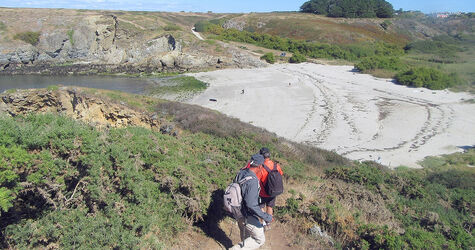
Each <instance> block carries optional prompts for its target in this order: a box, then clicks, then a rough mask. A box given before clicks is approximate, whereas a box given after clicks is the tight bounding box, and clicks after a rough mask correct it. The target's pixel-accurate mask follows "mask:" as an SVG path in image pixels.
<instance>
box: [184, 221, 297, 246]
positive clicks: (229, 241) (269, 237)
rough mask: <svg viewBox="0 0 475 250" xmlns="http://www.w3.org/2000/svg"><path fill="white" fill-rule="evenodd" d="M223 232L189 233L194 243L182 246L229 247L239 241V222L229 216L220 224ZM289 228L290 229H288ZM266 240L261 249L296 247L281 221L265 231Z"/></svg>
mask: <svg viewBox="0 0 475 250" xmlns="http://www.w3.org/2000/svg"><path fill="white" fill-rule="evenodd" d="M219 227H220V229H221V230H222V234H217V233H216V234H214V235H210V236H205V235H200V234H195V235H189V236H188V237H189V238H192V239H193V243H190V244H189V245H186V244H181V245H180V248H189V249H191V248H193V249H207V250H221V249H228V248H230V247H232V246H233V245H235V244H237V243H239V241H240V236H239V228H238V225H237V223H236V222H235V221H234V220H232V219H230V218H227V219H225V220H224V221H222V222H221V223H220V225H219ZM287 230H288V229H287ZM265 235H266V242H265V244H264V246H262V247H261V248H259V249H263V250H290V249H295V247H291V240H290V239H289V234H288V233H286V228H285V226H284V225H282V224H281V223H278V222H276V223H275V224H274V227H273V228H272V230H269V231H267V232H265Z"/></svg>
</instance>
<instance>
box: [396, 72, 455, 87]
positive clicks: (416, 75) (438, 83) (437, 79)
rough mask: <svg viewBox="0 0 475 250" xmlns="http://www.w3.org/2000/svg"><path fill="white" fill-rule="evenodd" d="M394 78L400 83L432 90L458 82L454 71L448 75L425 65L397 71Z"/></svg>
mask: <svg viewBox="0 0 475 250" xmlns="http://www.w3.org/2000/svg"><path fill="white" fill-rule="evenodd" d="M396 80H397V82H398V83H400V84H402V85H407V86H411V87H418V88H419V87H424V88H428V89H434V90H436V89H445V88H448V87H452V86H454V85H456V84H457V83H459V82H460V80H459V79H458V77H457V75H456V74H455V73H452V74H450V75H448V74H445V73H443V72H441V71H438V70H436V69H432V68H425V67H419V68H412V69H409V70H407V71H404V72H401V73H398V74H397V75H396Z"/></svg>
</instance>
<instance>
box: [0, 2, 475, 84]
mask: <svg viewBox="0 0 475 250" xmlns="http://www.w3.org/2000/svg"><path fill="white" fill-rule="evenodd" d="M18 16H21V17H22V18H17V17H18ZM474 19H475V18H468V17H451V18H448V19H445V20H440V19H435V18H430V17H425V16H423V15H422V16H418V15H409V14H407V13H406V14H404V15H400V16H398V17H395V18H389V19H378V18H357V19H351V18H328V17H324V16H319V15H314V14H307V13H297V12H272V13H249V14H214V13H185V12H179V13H167V12H141V11H135V12H134V11H93V10H67V9H10V8H1V9H0V35H1V39H0V49H1V50H0V73H2V74H24V73H27V74H59V75H67V74H71V73H76V74H98V73H129V74H137V73H160V72H185V71H199V70H209V69H216V68H228V67H239V68H252V67H262V66H265V65H266V63H265V62H264V61H263V60H260V59H259V57H260V56H262V55H263V54H264V53H265V52H271V53H274V54H275V55H276V56H277V55H279V54H280V53H281V52H282V51H285V49H284V48H285V46H284V47H282V46H276V45H275V44H273V45H272V44H271V45H270V47H271V48H270V49H272V50H270V51H269V50H266V49H263V48H262V47H269V46H263V44H258V46H259V47H257V48H254V47H253V45H252V46H249V45H246V44H234V43H230V42H229V40H233V39H231V38H230V37H227V38H226V39H222V37H221V38H220V37H215V36H213V35H209V34H202V35H203V36H204V37H205V38H206V40H200V39H198V38H197V37H196V36H195V35H193V33H192V32H191V28H193V27H194V26H195V25H196V24H197V23H199V22H202V21H211V22H214V23H218V24H220V26H222V27H223V28H224V29H227V30H228V29H231V30H232V29H236V30H238V31H248V32H257V34H261V35H262V34H267V35H271V36H276V37H278V38H279V39H281V38H288V39H294V40H295V41H297V44H298V46H301V45H300V43H302V42H307V43H317V45H316V46H317V47H319V48H320V50H323V52H322V51H318V53H317V52H315V53H313V54H312V53H310V52H309V53H308V55H307V56H308V57H311V58H315V59H319V60H320V61H319V62H322V60H321V59H324V60H326V59H332V60H335V59H338V60H342V62H340V63H344V64H357V63H359V62H360V61H362V60H364V58H366V57H371V56H374V55H384V56H388V55H390V56H398V57H401V63H399V64H398V65H389V66H388V65H384V67H383V68H381V66H378V67H380V68H374V69H368V70H363V71H367V72H368V73H371V74H374V75H376V76H383V77H394V76H395V73H396V72H395V71H397V70H400V68H401V67H402V66H403V65H409V66H413V67H419V66H426V67H432V68H436V69H439V70H442V71H443V72H446V73H457V74H458V75H459V76H460V78H461V79H462V80H463V82H466V83H469V84H472V83H473V82H474V81H475V80H474V72H473V68H474V67H473V61H475V58H474V56H473V50H474V48H473V33H474V30H473V27H475V20H474ZM295 27H299V28H298V29H295ZM232 35H236V34H232ZM441 36H449V37H452V40H450V39H449V40H448V39H445V40H444V42H446V43H448V45H447V46H449V47H451V48H452V50H451V52H450V53H451V57H450V58H449V59H448V60H447V59H444V60H440V56H438V54H437V53H438V51H435V52H432V51H430V50H426V51H425V52H423V53H422V55H421V51H420V50H419V51H415V50H410V49H409V50H406V51H403V48H405V46H406V47H407V45H408V44H410V43H412V42H414V41H419V40H422V41H429V42H430V41H432V40H433V39H437V38H438V37H441ZM453 38H455V40H454V39H453ZM217 39H218V40H224V42H221V41H217ZM272 39H274V38H272ZM275 39H277V38H275ZM457 39H458V40H459V41H458V40H457ZM234 40H236V39H234ZM430 46H431V45H427V46H426V47H427V48H431V47H430ZM408 48H409V47H408ZM306 50H309V49H308V48H307V49H306ZM306 50H303V51H300V52H306ZM310 50H311V49H310ZM290 52H292V51H290ZM452 54H453V55H452ZM289 55H291V54H289ZM304 55H305V53H304ZM288 57H289V56H287V58H285V59H286V61H288ZM280 59H284V58H280ZM370 60H372V61H378V60H377V59H374V58H371V59H370ZM381 63H383V62H381ZM384 63H385V64H387V63H388V62H384ZM457 79H458V78H456V79H455V80H454V81H456V80H457ZM472 85H473V84H472Z"/></svg>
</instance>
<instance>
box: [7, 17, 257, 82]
mask: <svg viewBox="0 0 475 250" xmlns="http://www.w3.org/2000/svg"><path fill="white" fill-rule="evenodd" d="M189 15H191V16H187V15H185V14H182V13H180V14H178V13H176V14H175V15H174V16H172V14H171V13H169V14H168V16H167V15H165V16H164V15H161V14H157V13H141V14H140V15H139V14H137V13H132V12H106V11H80V10H51V9H41V10H34V9H24V10H23V9H2V10H0V18H1V20H3V21H2V24H3V25H2V26H3V28H2V29H1V30H0V35H1V36H2V37H1V38H2V39H0V73H3V74H15V73H41V74H71V73H81V74H95V73H101V72H109V73H117V72H125V73H139V72H171V71H173V72H176V71H179V72H184V71H189V70H201V69H209V68H216V67H233V66H236V67H243V65H245V66H248V67H255V66H263V65H264V64H263V63H262V62H260V61H259V60H258V59H256V58H253V56H252V55H251V54H249V53H245V52H241V51H234V50H228V49H226V48H224V49H219V50H220V51H221V50H222V52H220V53H216V52H214V51H213V48H211V49H210V48H209V47H210V46H208V45H207V44H206V43H205V42H203V41H199V40H198V39H197V38H195V37H194V36H193V35H191V32H190V28H191V27H192V26H193V25H194V22H195V20H200V19H206V18H210V17H208V16H206V15H205V14H203V15H201V16H200V15H197V14H189ZM18 16H21V17H22V18H20V19H19V18H16V17H18ZM170 20H175V22H176V24H174V23H172V22H171V21H170ZM185 21H186V22H185ZM27 31H32V32H37V33H38V34H39V41H38V42H37V43H35V44H28V43H27V42H24V41H21V40H19V39H18V38H15V35H16V34H19V33H22V32H27ZM214 50H216V51H217V50H218V49H216V48H214Z"/></svg>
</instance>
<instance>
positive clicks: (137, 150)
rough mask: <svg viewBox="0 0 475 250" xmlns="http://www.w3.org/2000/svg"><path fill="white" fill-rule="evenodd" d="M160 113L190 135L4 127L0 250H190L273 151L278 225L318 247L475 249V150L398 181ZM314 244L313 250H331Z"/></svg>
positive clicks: (191, 111) (46, 125)
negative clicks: (180, 247)
mask: <svg viewBox="0 0 475 250" xmlns="http://www.w3.org/2000/svg"><path fill="white" fill-rule="evenodd" d="M51 91H55V90H54V89H53V90H51ZM106 94H107V93H106ZM124 95H125V94H124ZM126 97H127V96H123V97H122V98H121V99H124V100H125V99H127V98H126ZM135 99H136V100H135V101H137V102H140V101H144V102H146V103H149V101H150V100H148V99H150V98H145V99H144V100H141V99H140V98H135ZM146 105H149V104H146ZM151 105H155V102H152V104H151ZM155 112H156V114H160V116H163V117H168V118H167V120H168V122H170V124H172V126H176V127H178V128H179V129H180V131H181V132H180V133H179V134H178V135H177V136H173V135H170V134H162V133H160V132H154V131H151V130H148V129H144V128H138V127H128V128H121V129H118V128H108V129H102V130H99V129H96V128H94V127H91V126H90V125H86V124H83V123H80V122H77V121H74V120H71V119H69V118H66V117H62V116H57V115H53V114H46V115H28V116H25V117H15V118H12V117H6V116H1V117H0V233H1V235H0V236H1V237H0V239H1V241H0V246H1V247H4V248H77V247H83V248H154V249H157V248H168V247H170V246H173V245H175V244H179V242H177V240H178V239H179V237H177V235H179V234H180V232H186V231H187V230H190V228H191V227H193V225H195V226H196V225H200V224H205V225H206V224H207V223H210V220H219V218H222V212H221V210H220V209H219V206H218V208H216V207H213V206H216V205H213V204H222V201H220V200H219V197H220V195H219V194H220V190H223V188H224V187H225V186H226V185H227V184H228V182H229V181H230V180H231V179H232V178H233V176H234V174H235V173H236V172H237V170H238V169H239V168H240V167H241V166H242V165H243V164H245V162H246V160H247V159H248V157H249V155H251V154H253V153H254V152H256V150H257V149H259V148H260V147H262V146H264V145H265V146H267V147H269V148H270V149H271V152H273V158H274V159H276V160H278V161H279V162H281V165H282V166H283V168H284V172H285V178H286V183H287V189H288V192H287V193H284V195H283V196H282V197H285V199H286V203H285V205H284V206H280V207H278V208H277V211H278V214H277V215H276V216H277V219H278V220H280V221H283V222H288V223H287V224H286V225H287V226H288V227H291V229H289V230H295V232H297V233H299V234H300V235H301V237H310V238H311V237H313V236H310V235H308V232H309V229H310V228H311V227H312V225H315V224H317V225H320V227H322V228H323V229H324V230H325V231H327V232H328V233H329V234H330V235H331V236H332V237H333V238H334V239H335V241H336V242H335V243H336V244H337V246H340V247H343V248H345V247H354V248H362V249H376V248H386V249H401V248H424V247H426V246H431V247H434V248H446V249H461V248H462V249H470V248H473V247H474V238H473V221H472V219H471V218H472V217H471V216H472V214H473V211H474V207H473V200H474V198H475V189H474V183H475V182H474V181H473V180H474V179H475V169H473V168H470V167H467V166H469V165H472V166H473V165H474V164H475V150H473V149H471V150H469V151H468V152H467V153H464V154H462V153H457V154H454V155H450V156H446V157H437V158H430V159H428V160H426V161H425V162H424V163H423V166H424V169H420V170H412V169H407V168H399V169H397V170H395V171H391V170H389V169H387V168H385V167H382V166H380V165H377V164H375V163H371V162H365V163H357V162H350V161H348V160H346V159H344V158H342V157H341V156H339V155H337V154H335V153H332V152H328V151H325V150H320V149H316V148H312V147H309V146H305V145H301V144H296V143H292V142H288V141H286V140H284V139H282V138H277V137H276V136H275V135H274V134H272V133H269V132H267V131H265V130H263V129H260V128H256V127H254V126H252V125H249V124H246V123H242V122H239V121H238V120H236V119H234V118H229V117H226V116H225V115H222V114H219V113H217V112H215V111H210V110H207V109H205V108H202V107H198V106H192V105H186V104H181V103H177V102H164V101H162V102H158V105H157V106H155ZM295 189H296V190H295ZM306 189H308V191H305V190H306ZM221 192H222V191H221ZM302 192H305V193H306V194H307V195H304V194H303V193H302ZM342 192H343V193H342ZM355 201H357V202H356V203H355ZM364 202H366V204H367V205H364V206H363V205H361V204H363V203H364ZM365 206H366V207H365ZM387 213H389V214H387ZM195 222H196V223H197V224H194V223H195ZM214 222H215V223H216V221H214ZM309 242H310V243H306V244H307V245H305V244H304V243H302V244H304V245H303V246H305V247H308V248H312V247H316V246H321V245H315V243H312V241H309Z"/></svg>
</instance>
